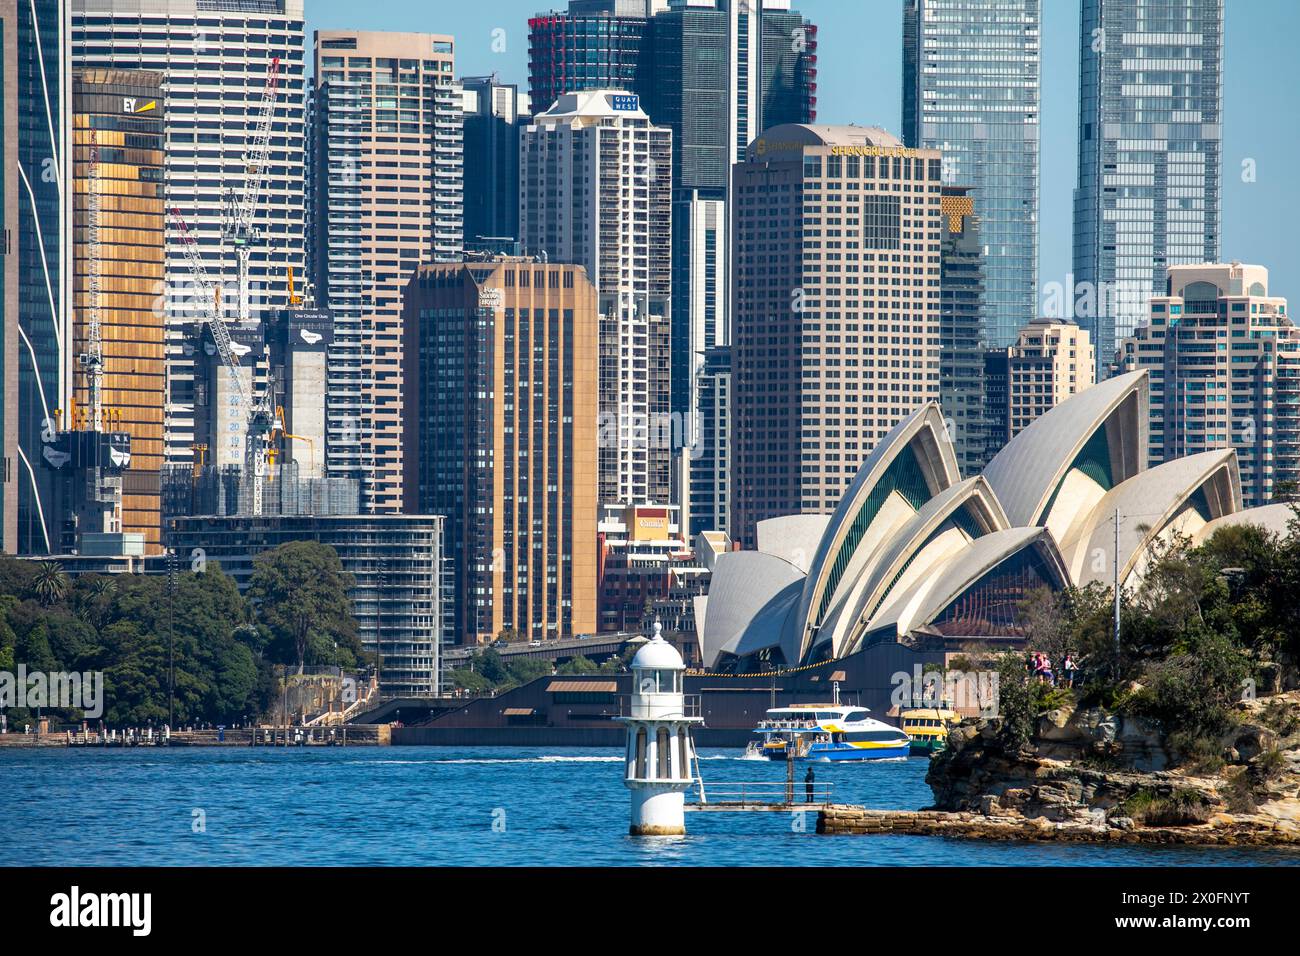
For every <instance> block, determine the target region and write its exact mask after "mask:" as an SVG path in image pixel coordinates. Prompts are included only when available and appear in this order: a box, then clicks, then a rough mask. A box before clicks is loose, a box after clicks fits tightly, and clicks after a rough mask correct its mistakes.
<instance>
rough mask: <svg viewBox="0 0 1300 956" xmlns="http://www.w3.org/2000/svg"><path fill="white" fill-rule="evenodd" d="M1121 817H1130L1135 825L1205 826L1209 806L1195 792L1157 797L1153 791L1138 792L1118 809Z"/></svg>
mask: <svg viewBox="0 0 1300 956" xmlns="http://www.w3.org/2000/svg"><path fill="white" fill-rule="evenodd" d="M1119 810H1120V813H1121V815H1123V816H1126V817H1131V818H1132V819H1133V822H1134V823H1136V824H1138V826H1147V827H1183V826H1191V825H1194V824H1198V823H1204V822H1205V821H1206V820H1208V819H1209V818H1210V812H1211V810H1210V805H1209V804H1208V803H1207V802H1206V800H1205V797H1204V796H1203V795H1202V794H1200V793H1198V792H1196V791H1195V790H1174V791H1173V792H1172V793H1170V794H1168V795H1164V796H1162V795H1160V794H1158V793H1156V792H1155V791H1153V790H1145V789H1144V790H1138V791H1137V792H1136V793H1134V794H1133V795H1132V796H1130V797H1129V798H1128V799H1127V800H1125V801H1124V802H1123V803H1122V804H1120V806H1119Z"/></svg>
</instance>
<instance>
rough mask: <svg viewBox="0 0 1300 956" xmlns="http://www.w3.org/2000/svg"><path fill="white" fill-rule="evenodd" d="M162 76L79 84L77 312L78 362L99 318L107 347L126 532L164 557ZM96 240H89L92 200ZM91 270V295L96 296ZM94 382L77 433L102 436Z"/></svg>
mask: <svg viewBox="0 0 1300 956" xmlns="http://www.w3.org/2000/svg"><path fill="white" fill-rule="evenodd" d="M162 80H163V77H162V74H161V73H156V72H143V71H134V70H79V71H77V72H75V73H74V74H73V78H72V121H73V145H72V148H73V150H74V157H73V159H74V163H75V167H74V175H73V183H74V192H75V194H76V227H77V228H76V233H75V238H74V251H75V256H76V289H75V292H76V303H77V309H76V310H75V314H74V315H73V320H74V321H73V336H72V338H73V354H74V355H76V356H81V355H85V354H87V351H88V340H89V336H90V323H91V313H92V311H93V312H94V313H96V314H97V319H98V322H99V325H100V329H101V331H100V336H101V339H102V342H103V344H102V353H103V372H102V375H101V381H102V384H101V387H100V388H101V395H102V398H101V404H102V406H103V415H102V422H101V423H102V425H103V427H104V430H109V429H110V428H111V429H112V430H114V431H125V432H127V433H128V434H129V435H130V436H131V463H130V467H129V468H128V469H127V470H126V471H125V472H124V473H123V475H122V502H121V511H122V522H121V524H122V527H121V530H122V531H123V532H125V533H127V534H141V535H143V536H144V541H145V547H146V551H147V553H150V554H158V553H161V550H162V546H161V544H160V538H161V529H162V512H161V499H160V494H161V488H160V483H159V476H160V472H161V470H162V465H163V417H164V411H165V409H166V404H167V389H166V368H165V362H164V357H163V355H164V349H165V334H166V333H165V329H164V323H163V315H162V313H161V311H160V310H159V309H158V308H157V298H158V297H157V289H158V287H159V285H160V284H161V283H162V281H163V272H164V243H163V236H164V232H165V215H164V210H163V202H164V196H163V168H164V166H163V157H164V153H163V144H164V141H165V127H166V104H165V102H164V100H163V96H162ZM92 192H93V193H94V194H95V201H96V202H97V203H98V206H99V212H98V231H97V234H93V235H92V230H91V229H90V228H89V219H90V208H91V193H92ZM92 270H94V275H93V289H92ZM90 385H91V382H90V375H89V374H88V369H87V368H86V367H85V365H84V364H83V363H80V362H78V363H77V365H76V366H75V367H74V370H73V402H72V405H71V407H72V409H74V411H75V417H74V419H73V420H72V421H71V422H70V423H69V424H70V426H71V427H73V428H78V429H83V430H84V429H86V428H87V427H93V426H94V422H93V415H94V412H93V408H92V407H91V400H90V391H91V389H90Z"/></svg>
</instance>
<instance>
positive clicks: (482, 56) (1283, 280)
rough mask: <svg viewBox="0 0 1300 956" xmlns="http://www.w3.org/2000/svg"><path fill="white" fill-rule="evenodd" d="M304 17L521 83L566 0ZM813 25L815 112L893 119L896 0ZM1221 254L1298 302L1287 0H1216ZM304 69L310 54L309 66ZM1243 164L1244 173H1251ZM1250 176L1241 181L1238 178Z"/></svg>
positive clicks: (1054, 77) (1047, 97)
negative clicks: (411, 45)
mask: <svg viewBox="0 0 1300 956" xmlns="http://www.w3.org/2000/svg"><path fill="white" fill-rule="evenodd" d="M305 4H306V8H307V35H308V41H307V59H308V62H309V63H310V60H311V31H313V30H317V29H370V30H406V31H415V32H428V33H450V34H452V35H453V36H454V37H455V38H456V41H457V42H456V74H457V76H474V75H482V74H488V73H494V72H495V73H497V74H498V75H499V76H500V78H501V79H502V80H503V81H505V82H515V83H518V84H519V85H520V86H521V87H522V88H524V89H525V90H526V89H527V87H528V17H529V16H531V15H533V14H535V13H538V12H539V11H545V10H551V9H559V10H563V9H565V8H566V7H567V6H568V4H567V2H566V0H551V2H548V0H469V2H461V0H435V2H432V3H430V2H428V0H386V2H384V3H381V4H380V6H378V7H367V8H366V11H365V12H364V13H362V12H359V10H360V8H358V6H357V4H356V2H355V0H305ZM794 6H795V8H796V9H798V10H799V11H801V12H802V13H803V14H804V16H805V17H807V18H808V19H810V20H811V21H812V22H813V23H815V24H817V27H818V50H817V69H818V77H817V86H818V89H817V120H818V122H824V123H857V124H859V125H862V126H883V127H884V128H886V129H888V130H890V131H891V132H893V133H896V134H901V131H902V120H901V114H902V23H903V4H902V0H795V3H794ZM1225 8H1226V12H1225V14H1224V43H1225V56H1224V60H1225V63H1224V80H1223V87H1224V89H1223V92H1224V108H1223V109H1224V148H1223V210H1222V217H1223V223H1222V242H1221V255H1222V257H1223V259H1224V260H1233V259H1237V260H1240V261H1242V262H1249V263H1255V264H1258V265H1263V266H1266V267H1268V269H1269V273H1270V279H1271V282H1270V289H1269V291H1270V292H1271V293H1272V294H1274V295H1282V296H1287V297H1289V298H1291V299H1292V300H1293V301H1300V228H1297V225H1296V221H1297V219H1298V218H1300V175H1296V174H1295V173H1294V172H1293V171H1292V169H1291V167H1292V166H1293V165H1294V164H1296V163H1297V159H1298V158H1300V102H1298V101H1300V84H1297V81H1296V77H1295V72H1294V66H1293V63H1294V59H1293V57H1294V38H1295V36H1296V35H1297V33H1298V32H1300V3H1297V2H1296V0H1225ZM1078 31H1079V0H1043V25H1042V42H1043V47H1042V57H1043V68H1042V81H1043V86H1042V102H1041V116H1042V130H1041V142H1040V162H1041V172H1040V181H1039V188H1040V195H1039V287H1040V288H1042V287H1043V286H1044V285H1045V284H1046V283H1049V282H1051V283H1064V282H1065V277H1066V275H1067V274H1068V273H1069V271H1070V258H1071V251H1070V247H1071V242H1072V216H1073V199H1072V193H1073V189H1074V185H1075V175H1076V168H1077V148H1078V144H1077V140H1076V136H1075V130H1076V126H1077V120H1078V110H1079V103H1078V91H1079V56H1078V49H1077V46H1078V44H1077V39H1076V37H1077V34H1078ZM309 68H310V67H309ZM1252 174H1253V175H1252ZM1250 180H1253V181H1250Z"/></svg>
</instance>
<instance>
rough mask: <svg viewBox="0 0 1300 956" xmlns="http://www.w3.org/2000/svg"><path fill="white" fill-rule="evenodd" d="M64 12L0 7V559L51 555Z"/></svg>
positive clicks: (65, 281)
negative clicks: (0, 427) (0, 76)
mask: <svg viewBox="0 0 1300 956" xmlns="http://www.w3.org/2000/svg"><path fill="white" fill-rule="evenodd" d="M68 24H69V19H68V7H67V5H66V3H64V2H63V0H29V2H20V3H15V2H11V0H5V2H3V3H0V32H2V33H3V48H2V52H3V69H4V93H3V96H4V115H3V123H0V138H3V141H4V142H3V155H4V166H3V181H4V186H3V190H2V195H0V201H2V203H3V216H4V232H5V237H6V253H7V254H6V255H5V256H4V266H3V270H2V271H0V275H2V276H3V279H2V280H0V296H2V298H0V301H2V302H3V307H2V309H0V315H2V317H3V328H4V363H3V374H4V389H3V421H4V446H5V447H4V496H3V501H4V508H3V519H4V520H3V532H4V535H3V542H2V544H3V548H4V550H5V551H8V552H10V553H17V554H46V553H50V552H53V551H57V550H58V548H59V537H58V525H59V515H58V514H57V513H56V512H57V503H56V488H55V475H56V472H55V471H54V470H53V469H52V468H51V467H50V466H49V464H47V458H46V453H47V452H49V453H50V454H51V455H53V454H55V451H54V448H53V446H52V445H51V444H49V443H50V442H52V440H53V438H54V435H55V433H56V432H57V431H58V429H60V428H62V427H63V426H64V424H65V420H64V416H65V415H66V412H67V409H68V403H67V400H66V399H67V397H68V395H69V393H70V388H71V384H70V379H71V372H72V355H71V352H72V346H71V343H70V341H69V334H68V333H69V315H70V312H69V310H70V307H71V298H72V296H71V292H72V254H71V241H72V240H71V237H72V219H71V210H72V184H71V181H70V171H71V164H70V162H69V153H68V129H69V108H70V103H71V74H70V71H69V69H68V57H67V36H68Z"/></svg>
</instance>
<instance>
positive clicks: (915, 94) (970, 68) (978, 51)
mask: <svg viewBox="0 0 1300 956" xmlns="http://www.w3.org/2000/svg"><path fill="white" fill-rule="evenodd" d="M1039 14H1040V4H1039V0H904V2H903V140H904V141H905V142H906V143H907V145H908V146H911V147H914V148H926V149H939V150H942V151H943V181H944V183H945V184H948V185H963V186H970V187H971V196H972V198H973V199H974V203H975V215H977V216H978V217H979V218H980V224H981V225H980V235H981V238H982V240H983V242H984V245H985V248H986V252H987V264H986V270H985V332H986V335H987V339H988V342H989V344H990V345H991V346H994V347H1002V346H1007V345H1010V344H1011V343H1012V342H1014V341H1015V338H1016V333H1017V331H1018V330H1019V329H1020V327H1021V326H1023V325H1024V324H1025V323H1026V322H1028V321H1029V320H1030V319H1032V318H1034V317H1035V315H1036V314H1037V297H1038V293H1037V289H1038V132H1039V121H1038V120H1039V117H1038V101H1039V65H1040V64H1039V24H1040V16H1039Z"/></svg>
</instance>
